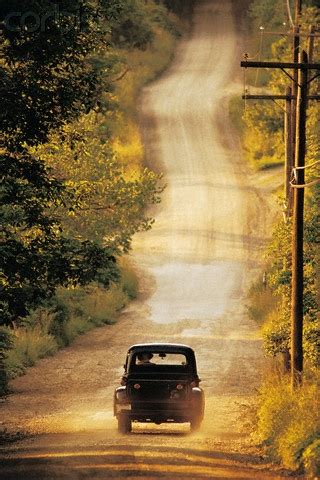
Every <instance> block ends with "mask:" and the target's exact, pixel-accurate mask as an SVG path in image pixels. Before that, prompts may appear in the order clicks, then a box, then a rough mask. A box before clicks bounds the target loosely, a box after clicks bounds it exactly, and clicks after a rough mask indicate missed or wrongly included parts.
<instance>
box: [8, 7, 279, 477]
mask: <svg viewBox="0 0 320 480" xmlns="http://www.w3.org/2000/svg"><path fill="white" fill-rule="evenodd" d="M235 25H236V22H235V14H234V10H233V7H232V4H231V1H230V0H224V1H221V2H219V1H215V0H212V1H210V0H207V1H203V2H199V3H198V6H197V8H196V12H195V17H194V30H193V35H192V36H191V38H190V39H188V40H187V41H184V42H182V43H181V45H180V48H179V49H178V52H177V57H176V60H175V62H174V64H173V66H172V67H171V69H170V70H169V72H167V74H166V75H165V76H163V77H162V79H160V80H159V81H157V82H156V83H155V84H153V85H151V86H149V87H148V88H146V89H145V92H144V95H143V102H142V103H143V104H142V117H143V125H144V133H145V140H146V147H147V156H148V158H147V161H148V163H150V164H152V165H156V166H157V167H158V168H160V169H163V170H164V171H165V179H166V182H167V184H168V187H167V189H166V192H165V194H164V198H163V202H162V206H161V209H160V211H159V212H157V221H156V224H155V226H154V228H153V230H152V231H151V232H147V233H145V234H141V235H139V236H138V237H137V238H136V240H135V243H134V253H133V259H134V261H135V262H136V263H137V265H139V268H141V270H142V272H143V273H142V283H141V294H140V297H139V299H138V300H137V301H135V302H133V303H132V304H131V305H130V307H129V308H127V310H126V311H125V312H123V315H122V316H121V319H120V321H119V322H118V323H117V324H116V325H113V326H110V327H104V328H101V329H97V330H95V331H92V332H90V333H89V334H87V335H85V336H83V337H81V338H79V339H78V340H77V341H76V342H75V344H74V345H73V346H72V347H71V348H69V349H66V350H64V351H61V352H59V353H58V354H57V355H56V356H55V357H54V358H49V359H45V360H42V361H41V362H39V363H38V364H37V366H36V367H34V368H33V369H31V370H30V371H29V372H28V374H27V375H25V376H24V377H21V378H18V379H16V380H15V381H14V382H12V388H13V390H14V393H13V394H12V395H11V396H10V397H9V398H8V400H7V401H6V402H5V403H3V404H2V405H1V417H2V418H5V425H6V426H7V428H8V429H9V430H17V429H20V430H23V431H28V432H31V433H33V434H35V435H34V436H33V437H31V438H29V439H26V440H23V441H21V442H18V443H15V444H14V445H12V447H11V448H8V447H5V448H4V450H3V458H2V461H3V463H2V468H1V478H3V479H4V478H5V479H17V478H24V479H26V480H28V479H32V478H39V479H51V478H59V479H62V478H63V479H64V478H68V479H69V478H70V479H86V478H88V479H89V478H90V479H96V478H105V479H108V478H129V477H130V478H131V479H134V478H149V479H153V478H158V477H159V478H160V477H161V478H165V479H170V480H171V479H180V478H181V479H182V478H183V479H185V478H192V479H204V478H214V479H215V478H236V479H247V478H258V479H263V478H282V477H281V475H280V474H279V473H276V472H275V470H274V469H273V470H271V471H268V466H266V465H265V464H264V463H263V460H262V459H261V457H260V456H259V455H258V452H257V451H256V450H255V449H254V448H253V447H252V446H251V445H250V441H249V438H248V435H247V431H246V417H245V412H246V406H247V405H248V404H249V403H250V399H251V395H252V393H253V392H254V389H255V388H256V387H257V386H258V384H259V380H260V375H261V371H262V369H263V366H264V360H263V357H262V351H261V342H260V339H259V336H258V332H257V328H256V326H255V324H254V323H253V322H252V321H251V320H250V319H249V318H248V316H247V313H246V308H245V291H246V288H247V286H248V283H249V282H250V281H251V279H252V278H253V276H254V275H255V274H256V272H257V269H258V267H259V263H260V256H261V252H262V249H263V245H264V242H265V239H266V229H267V222H266V218H267V217H268V213H267V206H266V204H265V203H264V202H263V200H262V196H261V191H260V190H259V189H256V188H254V187H253V182H252V181H251V180H250V177H249V175H248V172H247V171H246V168H245V167H244V166H243V165H242V159H241V156H240V151H239V146H238V143H237V141H236V140H235V138H234V135H233V134H232V131H231V128H230V124H229V120H228V97H229V96H230V92H232V91H234V83H235V78H236V77H235V67H236V66H237V65H238V63H239V50H238V43H239V42H238V39H239V37H238V36H237V32H236V27H235ZM144 341H174V342H181V343H187V344H190V345H191V346H192V347H194V348H195V350H196V352H197V360H198V367H199V371H200V376H201V378H202V379H203V383H202V385H203V388H204V389H205V392H206V397H207V409H206V415H205V420H204V424H203V428H202V430H201V431H200V433H197V434H193V435H190V434H189V432H188V428H189V427H188V425H182V426H181V425H180V426H174V427H170V428H169V427H167V426H155V425H150V426H147V427H143V426H140V425H138V426H137V425H135V426H134V430H133V433H132V434H131V435H130V436H125V437H121V436H119V435H118V434H117V433H116V423H115V421H114V419H113V418H112V392H113V388H114V386H115V385H117V383H118V380H119V377H120V375H121V372H122V368H121V365H122V362H123V359H124V355H125V352H126V349H127V347H128V346H129V345H130V344H133V343H136V342H144ZM3 421H4V420H3Z"/></svg>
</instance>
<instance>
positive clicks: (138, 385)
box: [133, 383, 141, 390]
mask: <svg viewBox="0 0 320 480" xmlns="http://www.w3.org/2000/svg"><path fill="white" fill-rule="evenodd" d="M133 388H134V389H135V390H139V389H140V388H141V385H140V384H139V383H135V384H134V385H133Z"/></svg>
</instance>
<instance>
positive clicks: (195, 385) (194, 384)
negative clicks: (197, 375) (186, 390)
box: [190, 381, 198, 388]
mask: <svg viewBox="0 0 320 480" xmlns="http://www.w3.org/2000/svg"><path fill="white" fill-rule="evenodd" d="M190 386H191V387H192V388H193V387H197V386H198V385H197V382H195V381H193V382H191V383H190Z"/></svg>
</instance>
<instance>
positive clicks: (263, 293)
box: [247, 278, 279, 325]
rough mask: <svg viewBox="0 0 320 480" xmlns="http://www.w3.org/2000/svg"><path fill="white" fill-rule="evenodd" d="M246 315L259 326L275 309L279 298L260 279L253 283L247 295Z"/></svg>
mask: <svg viewBox="0 0 320 480" xmlns="http://www.w3.org/2000/svg"><path fill="white" fill-rule="evenodd" d="M248 300H249V304H248V307H247V308H248V313H249V315H250V317H251V318H252V319H253V320H255V321H256V322H257V323H259V324H260V325H261V324H262V323H263V322H264V321H265V320H266V318H267V317H268V315H269V314H270V312H272V311H273V310H275V309H276V307H277V305H278V302H279V298H278V297H277V295H276V294H275V293H274V292H272V290H271V289H270V288H269V287H268V286H266V285H264V284H263V282H262V279H260V278H259V279H258V280H257V281H256V282H254V283H253V284H252V285H251V287H250V289H249V294H248Z"/></svg>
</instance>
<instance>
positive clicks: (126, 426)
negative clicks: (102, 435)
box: [118, 413, 132, 433]
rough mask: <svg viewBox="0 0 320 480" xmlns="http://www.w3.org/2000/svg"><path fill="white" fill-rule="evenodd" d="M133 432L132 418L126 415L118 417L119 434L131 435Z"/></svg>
mask: <svg viewBox="0 0 320 480" xmlns="http://www.w3.org/2000/svg"><path fill="white" fill-rule="evenodd" d="M131 430H132V425H131V418H130V417H129V415H127V414H126V413H122V414H121V415H119V416H118V432H119V433H130V432H131Z"/></svg>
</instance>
